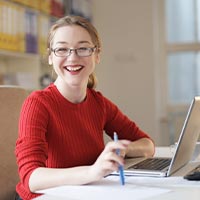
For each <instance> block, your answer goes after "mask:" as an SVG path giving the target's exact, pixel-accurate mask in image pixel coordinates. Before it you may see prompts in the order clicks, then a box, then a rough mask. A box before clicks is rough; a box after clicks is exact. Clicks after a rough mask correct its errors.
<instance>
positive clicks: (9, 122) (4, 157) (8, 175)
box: [0, 85, 28, 200]
mask: <svg viewBox="0 0 200 200" xmlns="http://www.w3.org/2000/svg"><path fill="white" fill-rule="evenodd" d="M27 95H28V92H27V91H26V90H25V89H23V88H20V87H15V86H3V85H1V86H0V199H2V200H11V199H14V196H15V186H16V183H17V182H18V179H19V178H18V172H17V165H16V158H15V154H14V151H15V142H16V139H17V135H18V119H19V114H20V109H21V106H22V103H23V101H24V99H25V98H26V96H27Z"/></svg>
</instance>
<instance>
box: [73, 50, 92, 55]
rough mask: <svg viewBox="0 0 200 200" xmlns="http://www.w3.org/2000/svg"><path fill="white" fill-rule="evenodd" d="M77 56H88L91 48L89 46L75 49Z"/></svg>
mask: <svg viewBox="0 0 200 200" xmlns="http://www.w3.org/2000/svg"><path fill="white" fill-rule="evenodd" d="M76 52H77V54H78V56H82V57H84V56H90V55H91V54H92V49H91V48H79V49H77V50H76Z"/></svg>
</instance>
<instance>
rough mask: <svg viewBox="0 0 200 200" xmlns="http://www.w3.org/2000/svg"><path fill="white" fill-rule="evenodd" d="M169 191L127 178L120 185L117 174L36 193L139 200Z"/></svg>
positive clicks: (78, 197) (77, 199)
mask: <svg viewBox="0 0 200 200" xmlns="http://www.w3.org/2000/svg"><path fill="white" fill-rule="evenodd" d="M169 191H170V190H169V189H161V188H158V187H146V186H142V185H136V184H133V183H132V181H131V182H130V181H129V179H128V180H127V182H126V184H125V185H124V186H122V185H120V182H119V177H118V176H110V177H107V178H105V179H103V180H102V181H99V182H96V183H94V184H91V185H82V186H61V187H56V188H51V189H46V190H40V191H38V193H44V194H48V195H55V196H56V197H66V198H71V199H74V200H79V199H81V200H88V199H95V200H102V199H105V197H106V199H115V200H122V199H128V198H130V197H131V196H132V197H134V200H141V199H145V198H150V197H153V196H156V195H160V194H163V193H167V192H169Z"/></svg>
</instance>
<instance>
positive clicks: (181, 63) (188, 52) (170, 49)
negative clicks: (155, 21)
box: [165, 0, 200, 105]
mask: <svg viewBox="0 0 200 200" xmlns="http://www.w3.org/2000/svg"><path fill="white" fill-rule="evenodd" d="M165 19H166V43H167V49H166V50H167V73H168V76H167V81H168V83H167V85H168V103H169V104H171V105H173V104H188V103H190V102H191V100H192V98H193V97H194V96H195V95H200V56H199V55H200V54H199V53H200V1H199V0H184V1H182V0H165Z"/></svg>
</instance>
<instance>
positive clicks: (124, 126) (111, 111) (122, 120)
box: [104, 97, 150, 141]
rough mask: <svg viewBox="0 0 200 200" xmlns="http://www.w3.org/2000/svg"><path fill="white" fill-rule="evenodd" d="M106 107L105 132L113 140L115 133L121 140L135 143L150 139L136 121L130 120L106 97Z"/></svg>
mask: <svg viewBox="0 0 200 200" xmlns="http://www.w3.org/2000/svg"><path fill="white" fill-rule="evenodd" d="M104 106H105V113H106V114H105V116H106V120H105V121H106V123H105V131H106V133H107V134H108V135H109V136H110V137H111V138H113V133H114V132H117V134H118V136H119V139H128V140H131V141H135V140H138V139H140V138H150V136H149V135H148V134H147V133H145V132H144V131H142V130H141V129H140V128H139V127H138V125H137V124H136V123H135V122H134V121H132V120H130V119H129V118H128V117H127V116H126V115H124V114H123V113H122V112H121V110H120V109H119V108H118V107H117V106H116V105H115V104H113V103H112V102H111V101H110V100H108V99H107V98H105V97H104Z"/></svg>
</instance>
